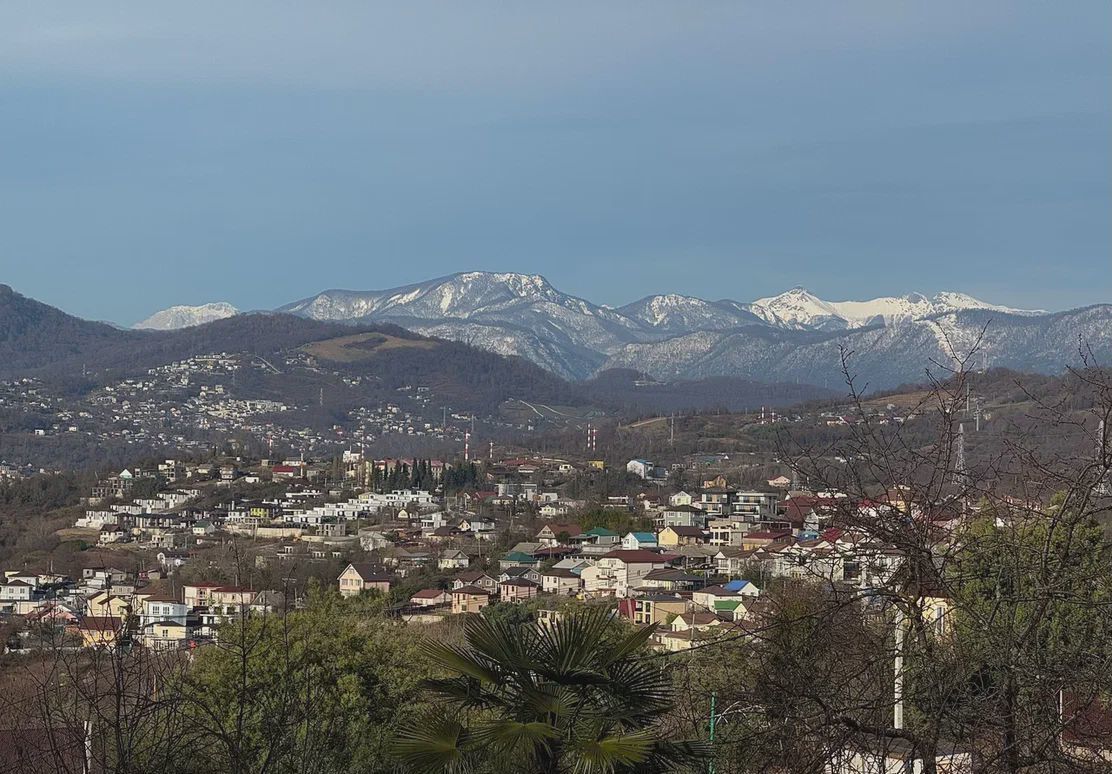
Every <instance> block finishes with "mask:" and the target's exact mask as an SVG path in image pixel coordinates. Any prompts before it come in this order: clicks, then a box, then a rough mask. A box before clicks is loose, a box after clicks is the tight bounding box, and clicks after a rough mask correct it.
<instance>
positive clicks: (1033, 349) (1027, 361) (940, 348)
mask: <svg viewBox="0 0 1112 774" xmlns="http://www.w3.org/2000/svg"><path fill="white" fill-rule="evenodd" d="M1080 342H1084V343H1085V345H1086V346H1087V347H1089V348H1091V349H1092V353H1093V355H1094V356H1095V357H1096V359H1097V360H1098V361H1100V362H1104V363H1107V362H1109V361H1110V360H1112V305H1097V306H1093V307H1086V308H1084V309H1077V310H1073V311H1070V312H1060V313H1057V314H1048V315H1039V316H1030V315H1021V314H1005V313H1001V312H994V311H990V310H983V309H967V310H961V311H956V312H948V313H944V314H940V315H936V316H934V317H930V318H927V319H923V320H903V321H899V322H897V323H894V324H891V325H879V324H877V325H873V326H869V327H862V328H856V329H853V330H849V331H834V332H830V331H827V332H814V331H797V330H770V329H767V328H766V329H761V328H756V327H750V328H745V329H739V330H735V331H699V332H696V333H691V334H686V335H684V336H678V337H675V338H671V339H667V340H665V341H660V342H652V343H645V344H631V345H627V346H626V347H623V348H622V349H621V350H619V351H617V352H614V353H612V354H611V356H610V357H609V358H608V359H607V361H606V363H605V365H604V367H605V368H623V367H625V368H631V367H636V368H638V369H640V370H643V371H646V372H647V373H649V374H652V375H653V376H655V377H657V378H661V379H668V378H676V377H677V376H681V375H682V376H683V377H686V378H705V377H709V376H727V375H728V376H739V377H742V378H750V379H757V380H761V381H789V382H790V381H796V380H799V381H805V382H808V383H811V384H817V385H823V386H835V385H837V384H839V383H840V382H841V380H842V376H841V373H840V368H841V355H842V352H843V351H846V352H848V353H851V354H850V363H851V370H852V372H853V373H854V374H856V375H857V377H858V379H859V380H860V383H861V384H863V383H865V382H867V383H868V384H869V386H870V387H871V388H875V389H880V388H885V387H894V386H897V385H900V384H906V383H912V382H921V381H923V380H924V378H925V377H926V374H927V372H928V371H931V372H933V373H934V374H936V375H944V371H945V368H946V367H948V366H949V367H952V366H954V365H955V359H954V355H955V354H956V355H957V356H959V357H965V356H966V355H967V354H968V353H969V352H970V351H971V350H973V349H974V348H976V349H977V354H976V355H975V356H974V358H973V359H972V361H971V363H970V365H971V367H980V366H981V365H983V364H988V365H990V366H999V367H1004V368H1011V369H1014V370H1019V371H1036V372H1040V373H1059V372H1061V371H1062V370H1063V369H1065V368H1066V367H1067V366H1069V365H1079V364H1080V363H1081V357H1080V354H1079V343H1080Z"/></svg>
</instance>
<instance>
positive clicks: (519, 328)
mask: <svg viewBox="0 0 1112 774" xmlns="http://www.w3.org/2000/svg"><path fill="white" fill-rule="evenodd" d="M279 311H282V312H289V313H292V314H298V315H302V316H305V317H310V318H312V319H315V320H344V321H352V322H362V323H366V322H389V323H394V324H397V325H401V326H403V327H405V328H408V329H410V330H414V331H418V332H420V333H424V334H427V335H433V336H440V337H443V338H448V339H454V340H456V341H464V342H467V343H469V344H472V345H474V346H477V347H479V348H481V349H488V350H491V351H494V352H498V353H500V354H513V355H521V356H522V357H526V358H528V359H530V360H533V361H534V362H536V363H539V364H540V365H542V366H544V367H545V368H549V369H551V370H553V371H555V372H556V373H559V374H560V375H562V376H565V377H568V378H583V377H586V376H588V375H589V374H591V373H593V372H594V370H595V369H596V368H597V367H598V365H599V364H600V363H601V362H602V360H603V359H605V353H606V352H608V351H610V350H611V349H613V348H615V347H618V346H621V345H623V344H627V343H630V342H635V341H645V340H648V339H651V338H653V337H654V336H657V337H659V334H654V333H653V332H652V331H651V330H647V329H646V328H645V326H644V325H643V324H642V323H640V322H638V321H636V320H632V319H630V318H628V317H626V316H624V315H622V314H621V313H619V312H618V311H615V310H612V309H607V308H605V307H602V306H598V305H595V304H592V303H590V302H588V301H585V300H583V299H581V298H576V297H575V296H571V295H568V294H565V293H561V292H560V291H558V290H556V289H555V288H554V287H552V285H551V284H550V283H549V282H548V281H547V280H546V279H545V278H544V277H541V276H539V275H532V274H513V273H489V272H462V273H459V274H453V275H450V276H447V277H440V278H438V279H434V280H429V281H428V282H421V283H417V284H414V285H406V286H403V287H400V288H393V289H391V290H383V291H366V292H359V291H350V290H327V291H324V292H323V293H318V294H317V295H315V296H312V297H310V298H306V299H303V300H301V301H297V302H294V303H292V304H287V305H286V306H283V307H281V308H280V309H279Z"/></svg>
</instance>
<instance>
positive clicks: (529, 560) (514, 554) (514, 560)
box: [498, 551, 541, 570]
mask: <svg viewBox="0 0 1112 774" xmlns="http://www.w3.org/2000/svg"><path fill="white" fill-rule="evenodd" d="M540 563H541V562H540V560H539V559H537V558H536V557H535V556H533V555H532V554H526V553H523V552H521V551H510V552H509V553H508V554H506V555H505V556H503V557H502V558H501V559H499V560H498V567H499V569H502V570H505V569H506V568H508V567H517V566H523V565H524V566H528V567H535V566H537V565H539V564H540Z"/></svg>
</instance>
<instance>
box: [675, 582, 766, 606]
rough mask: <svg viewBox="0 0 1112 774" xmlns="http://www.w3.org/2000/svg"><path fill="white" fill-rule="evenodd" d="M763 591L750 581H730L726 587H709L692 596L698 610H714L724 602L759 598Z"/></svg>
mask: <svg viewBox="0 0 1112 774" xmlns="http://www.w3.org/2000/svg"><path fill="white" fill-rule="evenodd" d="M760 593H761V590H760V589H758V588H757V587H756V586H755V585H753V584H752V583H749V582H748V581H730V582H729V583H728V584H726V585H724V586H707V587H706V588H703V589H699V590H698V591H695V592H693V593H692V594H691V601H692V603H694V605H695V608H696V609H697V610H714V609H715V607H716V605H717V603H718V602H720V601H722V600H740V601H742V602H745V601H747V600H752V599H754V598H755V597H757V596H759V595H760Z"/></svg>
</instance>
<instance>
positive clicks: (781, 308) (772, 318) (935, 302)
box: [750, 288, 1044, 330]
mask: <svg viewBox="0 0 1112 774" xmlns="http://www.w3.org/2000/svg"><path fill="white" fill-rule="evenodd" d="M750 309H751V310H752V311H753V313H754V314H756V315H757V316H758V317H760V318H761V319H763V320H765V321H766V322H768V323H769V324H771V325H775V326H777V327H781V328H792V329H797V330H846V329H851V328H862V327H865V326H869V325H895V324H899V323H902V322H907V321H909V320H920V319H923V318H924V317H931V316H933V315H937V314H943V313H946V312H959V311H962V310H965V309H987V310H990V311H996V312H1003V313H1006V314H1015V315H1033V314H1044V312H1039V311H1029V310H1023V309H1011V308H1009V307H1006V306H999V305H996V304H989V303H985V302H984V301H981V300H979V299H976V298H974V297H973V296H969V295H966V294H964V293H952V292H944V293H939V294H937V295H936V296H934V297H933V298H928V297H927V296H925V295H923V294H922V293H908V294H907V295H903V296H882V297H880V298H874V299H870V300H868V301H824V300H822V299H820V298H818V297H817V296H815V295H814V294H812V293H810V292H809V291H807V290H805V289H803V288H792V289H791V290H789V291H788V292H786V293H781V294H780V295H778V296H772V297H770V298H761V299H758V300H756V301H754V302H753V303H752V304H751V305H750Z"/></svg>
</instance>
